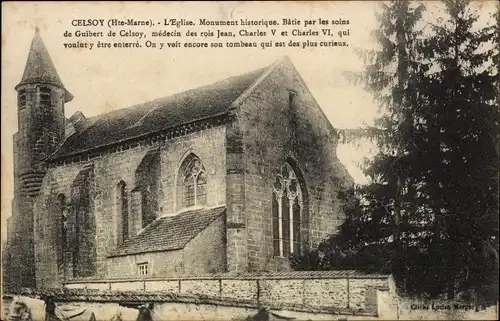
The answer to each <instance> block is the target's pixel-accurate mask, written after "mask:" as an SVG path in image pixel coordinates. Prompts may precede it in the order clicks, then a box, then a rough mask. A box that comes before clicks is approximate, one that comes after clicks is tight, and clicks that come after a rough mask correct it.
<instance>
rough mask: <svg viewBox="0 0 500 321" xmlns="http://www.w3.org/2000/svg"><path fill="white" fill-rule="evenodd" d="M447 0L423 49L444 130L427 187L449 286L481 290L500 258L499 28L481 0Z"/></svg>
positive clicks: (436, 120)
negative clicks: (485, 15) (482, 12)
mask: <svg viewBox="0 0 500 321" xmlns="http://www.w3.org/2000/svg"><path fill="white" fill-rule="evenodd" d="M444 5H445V8H446V12H447V14H448V19H447V20H446V21H444V23H443V24H442V25H439V26H438V25H436V26H434V28H433V30H434V35H433V36H432V37H431V38H430V39H428V40H427V45H428V47H429V48H432V50H428V51H427V52H426V53H425V56H426V58H428V59H429V60H431V61H432V62H433V69H434V70H435V72H433V73H432V74H430V75H429V79H430V82H429V87H428V88H427V91H426V93H425V94H426V96H427V97H428V105H427V107H428V108H429V111H431V110H432V111H434V112H432V113H428V114H427V116H426V118H427V123H428V127H429V129H430V130H432V131H433V132H435V133H436V135H437V136H434V137H436V138H439V139H436V141H435V142H434V144H432V145H433V146H432V147H431V146H429V149H432V151H431V150H429V153H428V155H429V157H427V161H426V165H427V167H428V172H429V175H428V177H427V180H428V182H429V184H428V185H427V188H426V191H427V192H428V194H429V195H432V200H433V201H434V202H433V203H434V204H435V206H436V212H435V213H434V215H435V224H436V225H438V226H439V229H440V233H439V235H437V233H435V234H436V235H434V238H435V240H436V241H437V242H440V243H441V244H442V249H443V253H442V254H443V256H442V257H443V258H446V263H445V267H446V269H445V270H446V273H447V274H446V275H447V278H446V288H447V294H448V298H453V297H454V296H455V293H456V291H457V290H462V289H464V288H473V289H474V290H475V291H476V292H479V291H482V289H484V288H485V286H487V285H489V284H488V283H491V281H495V280H494V279H491V277H492V274H491V273H492V272H493V271H492V267H493V266H489V265H491V264H490V263H494V264H495V263H496V264H498V259H495V257H497V258H498V254H497V253H498V239H497V236H498V229H497V226H498V154H497V150H496V147H495V145H496V144H497V143H498V141H495V137H494V136H495V135H494V134H493V133H495V132H498V100H497V98H498V97H497V92H496V88H495V84H496V83H497V81H496V74H497V71H495V68H497V67H498V66H494V65H493V64H492V63H491V57H492V55H493V49H490V48H491V47H492V45H493V41H494V38H493V37H494V33H491V32H490V29H491V28H488V27H487V26H482V24H484V20H483V21H481V20H479V14H478V11H477V8H475V4H474V3H471V1H470V0H447V1H444ZM488 47H490V48H488ZM492 134H493V135H492ZM437 200H439V202H438V201H437ZM495 260H496V262H495ZM493 270H494V269H493ZM495 282H498V281H495ZM495 282H494V283H495ZM497 284H498V283H497Z"/></svg>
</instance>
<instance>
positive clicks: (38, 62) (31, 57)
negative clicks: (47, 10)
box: [16, 27, 73, 102]
mask: <svg viewBox="0 0 500 321" xmlns="http://www.w3.org/2000/svg"><path fill="white" fill-rule="evenodd" d="M42 83H43V84H51V85H54V86H58V87H60V88H63V89H65V92H66V99H65V100H66V102H68V101H70V100H71V99H73V96H72V95H71V93H70V92H69V91H67V90H66V88H65V87H64V85H63V83H62V81H61V78H59V74H58V73H57V70H56V68H55V67H54V63H53V62H52V59H51V58H50V55H49V52H48V51H47V48H46V47H45V44H44V43H43V40H42V37H40V31H39V29H38V27H37V28H36V29H35V36H34V37H33V40H32V41H31V47H30V51H29V54H28V60H27V61H26V67H25V68H24V73H23V78H22V79H21V82H20V83H19V84H18V85H17V86H16V89H17V87H19V86H21V85H26V84H42Z"/></svg>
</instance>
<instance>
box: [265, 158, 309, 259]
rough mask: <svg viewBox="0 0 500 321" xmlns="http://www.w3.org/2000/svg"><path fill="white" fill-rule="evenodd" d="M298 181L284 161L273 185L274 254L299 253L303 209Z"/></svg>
mask: <svg viewBox="0 0 500 321" xmlns="http://www.w3.org/2000/svg"><path fill="white" fill-rule="evenodd" d="M303 206H304V205H303V200H302V190H301V187H300V182H299V180H298V178H297V175H296V173H295V172H294V170H293V169H292V167H291V166H290V165H289V164H288V163H285V164H284V165H283V166H282V167H281V170H280V173H279V174H278V175H277V176H276V179H275V181H274V185H273V200H272V215H273V239H274V245H273V247H274V255H275V256H288V255H289V254H291V253H300V225H301V218H302V210H303Z"/></svg>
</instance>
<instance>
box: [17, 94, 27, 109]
mask: <svg viewBox="0 0 500 321" xmlns="http://www.w3.org/2000/svg"><path fill="white" fill-rule="evenodd" d="M17 107H18V108H19V109H24V108H25V107H26V90H25V89H21V90H19V92H18V93H17Z"/></svg>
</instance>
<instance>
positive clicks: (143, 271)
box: [137, 263, 149, 275]
mask: <svg viewBox="0 0 500 321" xmlns="http://www.w3.org/2000/svg"><path fill="white" fill-rule="evenodd" d="M148 272H149V271H148V263H139V264H137V274H139V275H148Z"/></svg>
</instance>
